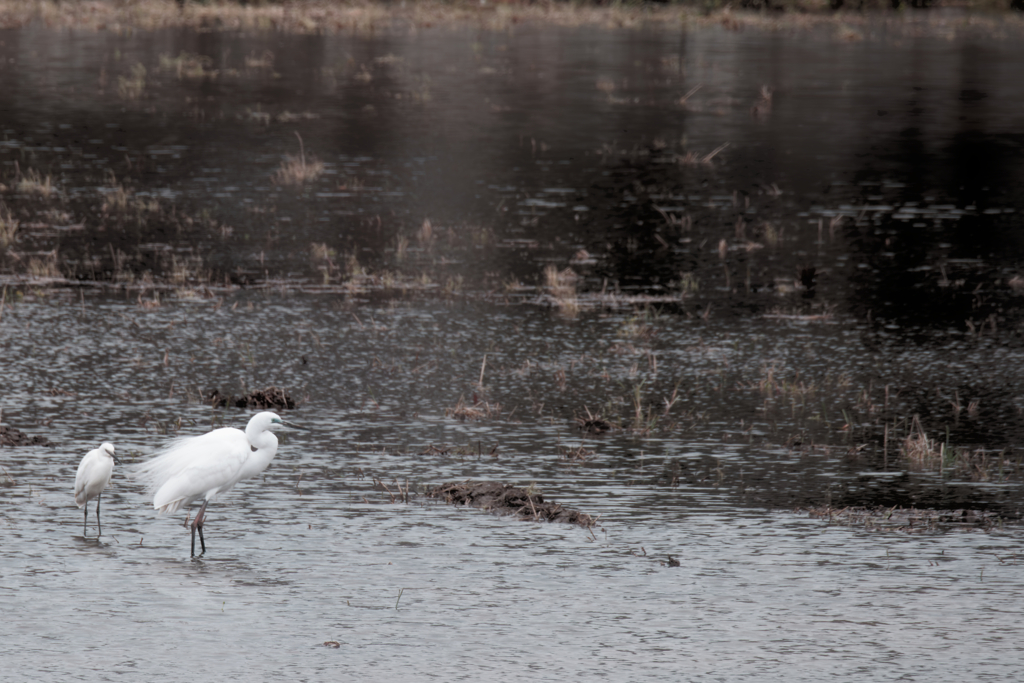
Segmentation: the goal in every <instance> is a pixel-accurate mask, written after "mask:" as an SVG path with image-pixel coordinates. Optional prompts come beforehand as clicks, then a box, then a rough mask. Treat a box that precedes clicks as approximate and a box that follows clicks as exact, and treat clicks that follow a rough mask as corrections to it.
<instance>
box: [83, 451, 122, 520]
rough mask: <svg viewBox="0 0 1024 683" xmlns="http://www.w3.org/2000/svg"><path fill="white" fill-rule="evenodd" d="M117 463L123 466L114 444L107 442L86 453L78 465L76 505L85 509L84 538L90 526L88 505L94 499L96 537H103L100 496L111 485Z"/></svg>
mask: <svg viewBox="0 0 1024 683" xmlns="http://www.w3.org/2000/svg"><path fill="white" fill-rule="evenodd" d="M115 462H116V463H117V464H118V465H120V464H121V461H120V460H118V459H117V457H116V456H115V455H114V444H112V443H109V442H106V441H105V442H103V443H102V444H100V447H99V448H97V449H95V450H92V451H89V452H88V453H86V454H85V457H84V458H82V462H80V463H78V473H77V474H75V503H77V504H78V507H80V508H85V519H84V520H83V521H82V536H83V537H84V536H85V535H86V531H87V529H88V524H89V506H88V505H87V503H88V502H89V501H90V500H92V499H93V498H95V499H96V537H97V538H99V537H100V536H102V535H103V527H102V526H101V525H100V494H101V493H103V489H105V488H107V484H109V483H110V475H111V474H112V473H113V472H114V463H115Z"/></svg>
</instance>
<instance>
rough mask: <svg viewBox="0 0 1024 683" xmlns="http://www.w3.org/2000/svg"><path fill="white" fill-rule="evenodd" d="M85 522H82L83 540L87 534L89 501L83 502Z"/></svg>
mask: <svg viewBox="0 0 1024 683" xmlns="http://www.w3.org/2000/svg"><path fill="white" fill-rule="evenodd" d="M82 507H84V508H85V520H84V521H83V522H82V538H85V536H86V534H88V533H89V501H86V502H85V505H83V506H82Z"/></svg>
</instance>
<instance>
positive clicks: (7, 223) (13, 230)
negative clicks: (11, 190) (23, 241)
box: [0, 203, 19, 249]
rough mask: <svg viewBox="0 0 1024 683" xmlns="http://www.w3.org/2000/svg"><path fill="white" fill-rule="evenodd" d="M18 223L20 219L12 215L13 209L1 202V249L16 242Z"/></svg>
mask: <svg viewBox="0 0 1024 683" xmlns="http://www.w3.org/2000/svg"><path fill="white" fill-rule="evenodd" d="M18 225H19V222H18V219H16V218H15V217H14V216H12V215H11V210H10V209H8V208H7V207H6V206H4V204H3V203H0V249H6V248H7V247H9V246H11V245H12V244H14V239H15V236H16V235H17V233H18Z"/></svg>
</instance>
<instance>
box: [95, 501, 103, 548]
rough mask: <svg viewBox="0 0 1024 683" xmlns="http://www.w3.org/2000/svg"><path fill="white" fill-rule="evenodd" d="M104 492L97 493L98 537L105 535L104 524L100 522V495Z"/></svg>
mask: <svg viewBox="0 0 1024 683" xmlns="http://www.w3.org/2000/svg"><path fill="white" fill-rule="evenodd" d="M101 495H102V494H96V538H99V537H100V536H102V535H103V525H102V524H100V496H101Z"/></svg>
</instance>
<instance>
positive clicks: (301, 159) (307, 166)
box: [273, 133, 324, 185]
mask: <svg viewBox="0 0 1024 683" xmlns="http://www.w3.org/2000/svg"><path fill="white" fill-rule="evenodd" d="M295 137H297V138H298V139H299V156H297V157H293V156H292V155H290V154H288V155H285V159H284V161H283V162H282V163H281V166H280V167H278V169H277V171H275V172H274V175H273V180H274V182H275V183H277V184H278V185H302V184H304V183H308V182H311V181H313V180H316V179H317V178H319V177H320V175H321V174H322V173H323V172H324V164H323V162H322V161H319V160H318V159H317V158H316V157H314V156H313V155H310V156H309V158H308V159H307V158H306V150H305V147H304V146H303V144H302V136H301V135H299V134H298V133H295Z"/></svg>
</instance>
